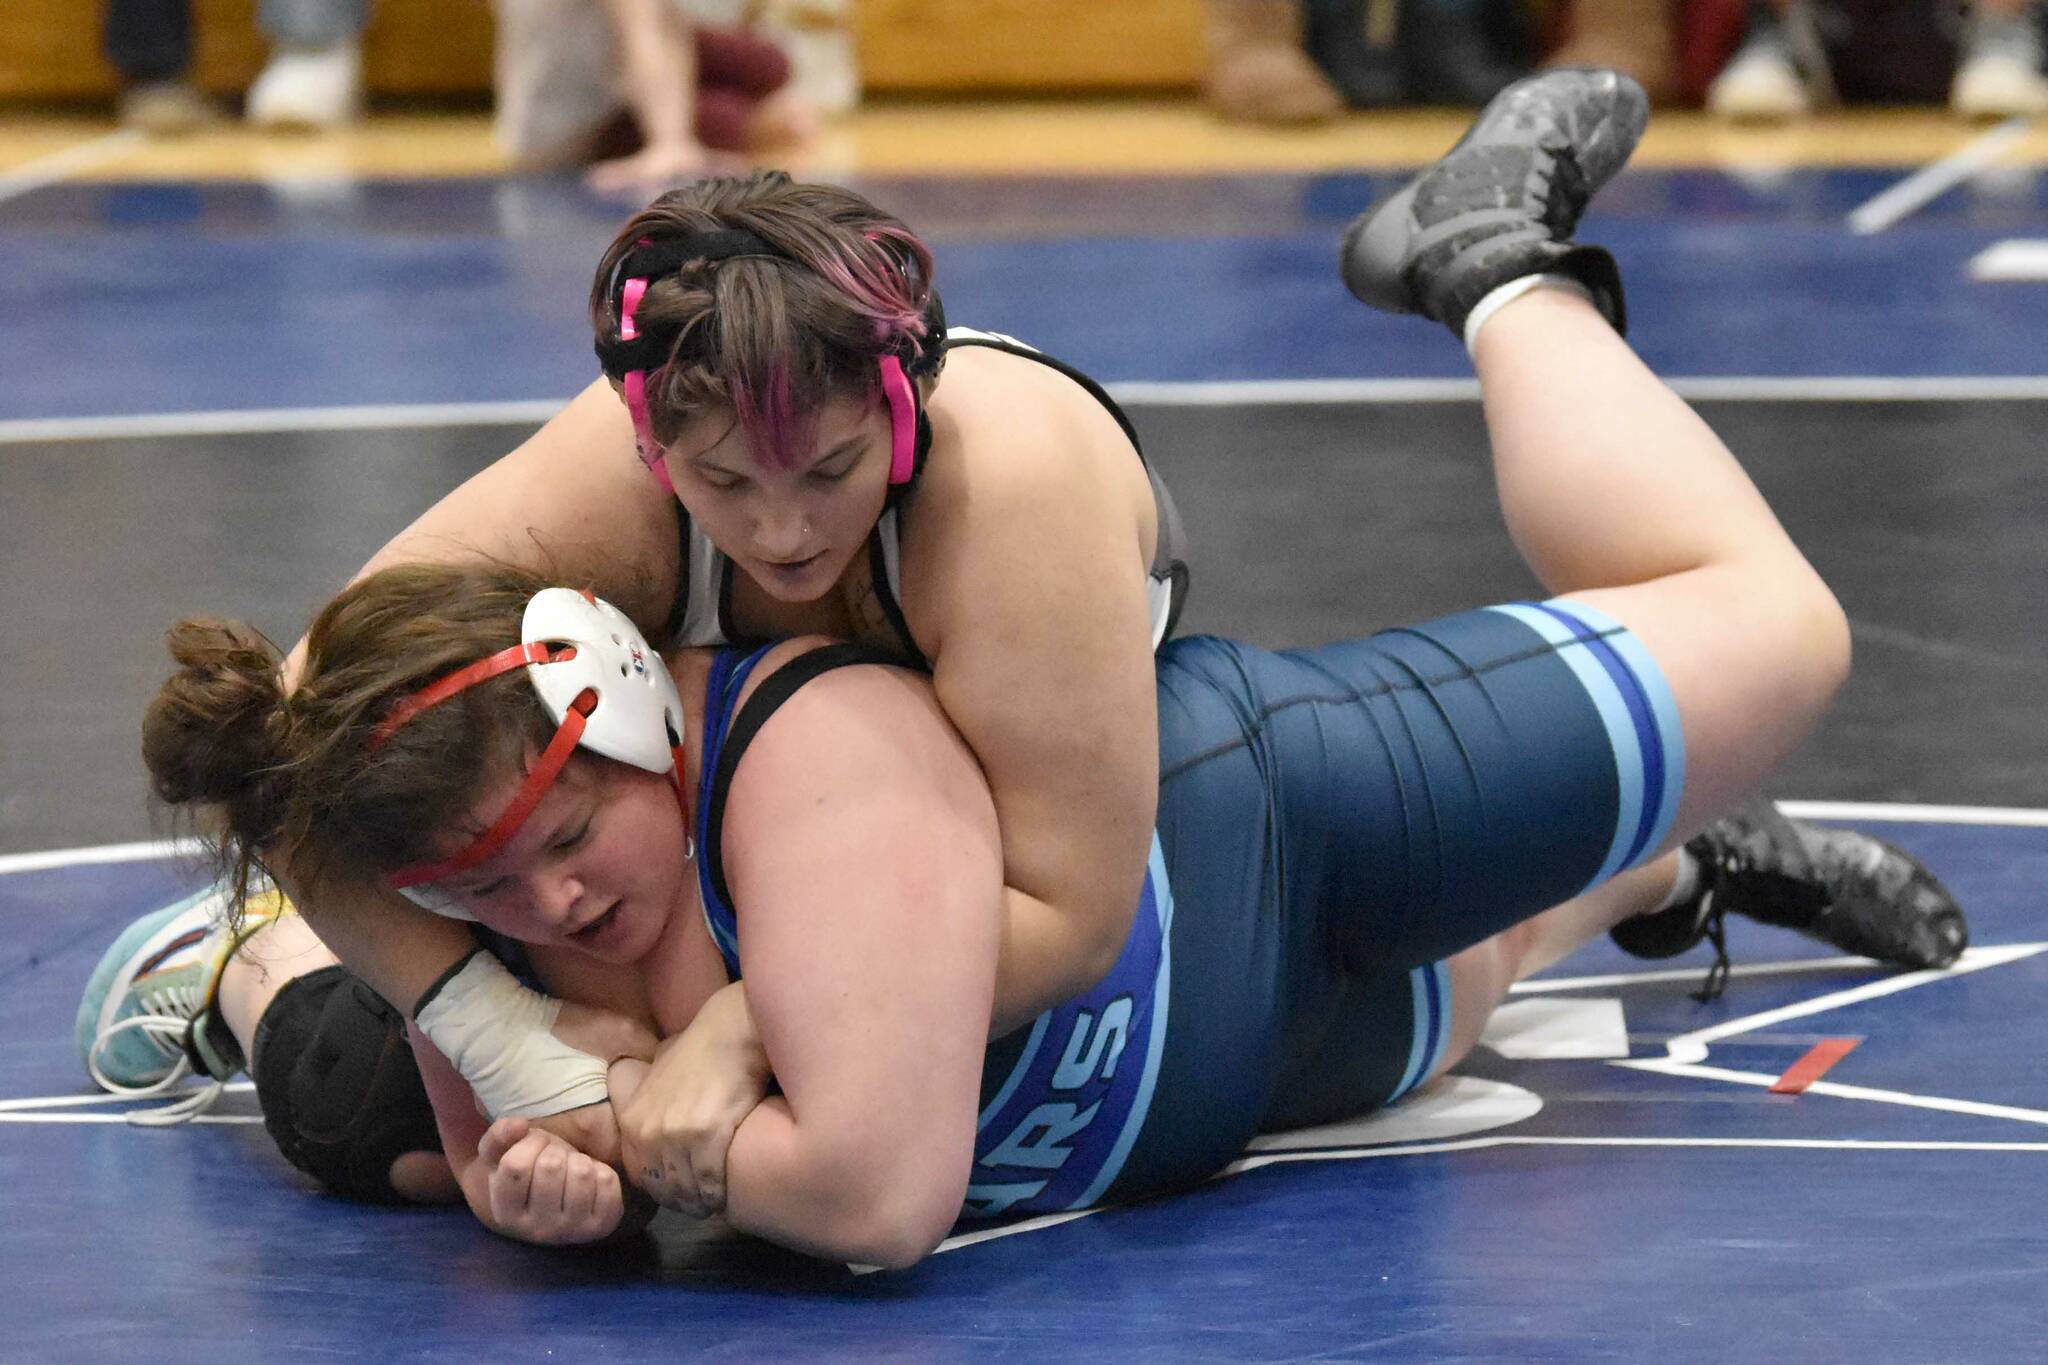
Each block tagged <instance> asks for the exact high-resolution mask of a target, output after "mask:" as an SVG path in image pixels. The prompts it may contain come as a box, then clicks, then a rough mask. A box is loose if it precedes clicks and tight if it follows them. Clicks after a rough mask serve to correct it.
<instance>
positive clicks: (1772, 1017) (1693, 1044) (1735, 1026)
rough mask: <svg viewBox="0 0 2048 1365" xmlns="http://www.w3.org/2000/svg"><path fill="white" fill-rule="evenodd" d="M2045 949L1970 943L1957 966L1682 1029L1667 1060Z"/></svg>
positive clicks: (1682, 1059) (1702, 1053)
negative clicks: (1727, 1040) (1731, 1039)
mask: <svg viewBox="0 0 2048 1365" xmlns="http://www.w3.org/2000/svg"><path fill="white" fill-rule="evenodd" d="M2044 950H2048V943H2006V944H1999V945H1998V946H1996V947H1989V948H1967V949H1964V951H1963V955H1962V956H1961V957H1960V958H1958V959H1957V960H1956V962H1955V964H1954V965H1953V966H1950V967H1944V968H1942V969H1941V970H1939V971H1920V972H1906V973H1904V974H1903V975H1900V976H1888V977H1885V978H1884V979H1883V980H1881V981H1867V982H1865V983H1863V984H1862V985H1860V986H1851V987H1850V988H1849V989H1847V990H1840V991H1829V992H1828V993H1827V994H1826V995H1817V996H1815V997H1813V999H1811V1000H1802V1001H1799V1002H1798V1003H1797V1004H1792V1005H1785V1006H1782V1007H1781V1008H1778V1009H1774V1010H1765V1011H1763V1012H1762V1013H1759V1014H1745V1015H1743V1016H1741V1017H1740V1018H1736V1019H1729V1020H1727V1021H1725V1022H1723V1023H1719V1024H1715V1025H1713V1026H1711V1027H1709V1028H1703V1029H1695V1030H1694V1031H1692V1032H1691V1033H1681V1034H1679V1035H1678V1036H1677V1037H1675V1038H1672V1039H1670V1040H1669V1041H1668V1042H1666V1043H1665V1045H1664V1047H1665V1051H1666V1052H1667V1053H1668V1054H1669V1057H1668V1060H1670V1061H1672V1062H1679V1063H1690V1064H1693V1065H1697V1064H1699V1063H1701V1062H1704V1061H1706V1059H1707V1044H1709V1043H1715V1042H1719V1041H1720V1040H1721V1039H1723V1038H1734V1037H1739V1036H1740V1035H1742V1034H1745V1033H1754V1032H1756V1031H1757V1030H1758V1029H1766V1028H1770V1027H1771V1026H1772V1025H1774V1024H1782V1023H1785V1022H1786V1021H1787V1020H1791V1019H1804V1018H1807V1017H1809V1016H1811V1015H1815V1014H1826V1013H1828V1012H1830V1011H1832V1010H1838V1009H1843V1008H1845V1007H1847V1006H1849V1005H1860V1004H1862V1003H1863V1002H1864V1001H1866V1000H1878V999H1882V998H1883V997H1884V996H1887V995H1896V994H1897V993H1898V992H1900V991H1908V990H1912V989H1913V988H1914V987H1916V986H1925V985H1928V984H1930V983H1932V982H1936V981H1948V980H1952V979H1954V978H1956V977H1960V976H1968V975H1969V974H1970V973H1972V972H1981V971H1983V970H1985V969H1986V968H1987V967H2002V966H2004V965H2005V964H2006V963H2008V962H2017V961H2019V960H2020V959H2022V958H2028V957H2032V956H2034V955H2035V954H2036V953H2039V952H2042V951H2044ZM1616 1065H1620V1063H1616Z"/></svg>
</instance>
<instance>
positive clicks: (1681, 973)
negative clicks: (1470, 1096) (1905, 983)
mask: <svg viewBox="0 0 2048 1365" xmlns="http://www.w3.org/2000/svg"><path fill="white" fill-rule="evenodd" d="M2043 946H2044V947H2048V944H2044V945H2043ZM1882 967H1883V964H1882V963H1879V962H1878V961H1876V960H1875V959H1873V958H1867V957H1804V958H1798V959H1796V960H1794V961H1791V962H1745V963H1742V964H1741V965H1739V966H1734V967H1730V968H1729V969H1728V975H1729V976H1731V977H1753V976H1786V975H1790V974H1793V973H1798V972H1839V971H1844V970H1859V969H1860V970H1865V971H1868V970H1873V969H1879V968H1882ZM1885 970H1889V969H1888V968H1887V969H1885ZM1705 973H1706V967H1705V966H1704V965H1703V964H1702V965H1696V966H1691V967H1659V968H1657V969H1656V970H1654V971H1641V972H1606V973H1602V974H1601V975H1599V976H1545V977H1538V978H1536V979H1535V980H1533V981H1517V982H1516V983H1515V984H1514V985H1512V986H1510V987H1508V994H1509V995H1548V994H1551V993H1554V992H1558V991H1593V990H1611V989H1613V988H1614V987H1616V986H1646V985H1651V984H1653V983H1656V982H1660V981H1698V980H1699V979H1700V977H1701V976H1703V975H1704V974H1705Z"/></svg>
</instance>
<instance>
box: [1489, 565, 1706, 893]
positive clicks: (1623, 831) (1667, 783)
mask: <svg viewBox="0 0 2048 1365" xmlns="http://www.w3.org/2000/svg"><path fill="white" fill-rule="evenodd" d="M1566 605H1568V606H1569V612H1565V611H1560V610H1558V608H1559V607H1560V604H1559V603H1556V602H1550V603H1544V604H1542V605H1540V606H1532V605H1528V604H1525V603H1511V604H1508V605H1505V606H1496V607H1489V608H1487V610H1489V611H1497V612H1499V613H1501V614H1502V615H1504V616H1511V617H1513V618H1514V619H1515V620H1517V621H1520V622H1521V623H1522V624H1524V625H1526V626H1528V627H1529V629H1531V630H1533V631H1535V632H1536V633H1537V634H1538V635H1540V636H1542V637H1543V638H1544V639H1545V640H1547V641H1549V642H1550V643H1551V644H1553V645H1558V646H1561V647H1560V648H1559V649H1558V651H1557V657H1558V658H1559V659H1561V660H1563V662H1564V664H1565V666H1566V667H1568V668H1570V669H1571V670H1572V673H1573V675H1574V676H1576V677H1577V678H1578V680H1579V685H1580V686H1581V687H1582V688H1584V689H1585V693H1586V696H1587V698H1588V699H1589V700H1590V701H1591V702H1592V703H1593V707H1594V709H1595V710H1596V711H1597V712H1598V713H1599V716H1600V721H1601V724H1602V725H1604V726H1605V727H1606V729H1607V738H1608V747H1609V749H1610V750H1611V751H1612V753H1613V755H1614V767H1615V786H1616V792H1615V820H1614V838H1613V841H1612V842H1611V843H1610V844H1609V845H1608V850H1607V856H1606V857H1605V858H1603V859H1602V860H1601V863H1600V867H1599V870H1598V871H1597V872H1595V873H1594V874H1593V876H1592V878H1591V879H1590V880H1589V881H1587V883H1586V886H1587V887H1594V886H1598V885H1599V884H1600V883H1602V882H1604V881H1606V880H1607V879H1608V878H1609V877H1612V876H1613V875H1614V874H1615V873H1617V872H1619V871H1621V870H1622V868H1624V867H1626V866H1628V865H1629V862H1630V859H1631V857H1632V856H1633V857H1637V858H1639V857H1641V856H1642V855H1643V854H1644V853H1645V852H1646V851H1647V850H1649V849H1653V848H1655V847H1656V846H1657V844H1658V843H1660V842H1661V841H1662V840H1663V837H1664V834H1665V832H1666V831H1668V830H1669V829H1670V820H1669V818H1668V812H1670V811H1675V810H1676V808H1677V803H1676V799H1675V793H1676V791H1677V789H1678V788H1679V787H1680V786H1681V785H1682V784H1683V782H1684V777H1685V748H1684V742H1683V740H1682V739H1680V738H1679V737H1678V729H1677V707H1676V705H1675V704H1674V703H1673V702H1672V701H1671V689H1670V687H1669V685H1667V684H1666V683H1665V681H1664V675H1663V673H1662V672H1660V671H1659V670H1658V669H1657V667H1656V664H1655V663H1654V662H1653V661H1652V660H1651V659H1650V656H1649V654H1648V652H1647V651H1645V650H1644V649H1643V648H1642V646H1641V645H1640V644H1635V641H1634V639H1633V637H1630V636H1627V634H1626V632H1625V631H1623V632H1622V634H1620V635H1616V636H1612V637H1610V638H1609V641H1608V642H1609V643H1610V644H1611V643H1613V642H1614V641H1616V640H1620V639H1624V638H1626V639H1628V640H1629V642H1630V643H1631V644H1635V648H1634V650H1633V651H1631V652H1626V653H1625V652H1623V651H1621V650H1616V651H1614V653H1615V655H1616V656H1618V657H1617V658H1616V662H1617V663H1622V664H1624V665H1625V666H1626V668H1627V670H1628V671H1629V672H1630V673H1631V674H1633V675H1634V681H1635V682H1636V684H1637V685H1638V686H1639V687H1640V688H1641V691H1642V692H1643V693H1644V694H1646V695H1647V696H1648V697H1649V698H1650V704H1649V706H1648V708H1647V709H1648V714H1647V715H1645V716H1643V717H1642V718H1641V719H1640V720H1639V719H1638V716H1637V713H1636V710H1635V709H1634V708H1631V707H1630V706H1629V704H1628V699H1627V698H1626V697H1625V696H1624V695H1623V693H1622V689H1621V684H1619V683H1618V682H1617V681H1616V680H1615V677H1614V675H1613V674H1612V673H1611V672H1609V670H1608V666H1607V664H1606V663H1605V662H1603V660H1602V659H1601V658H1600V656H1599V655H1598V653H1597V652H1596V651H1595V649H1594V648H1593V647H1592V646H1591V645H1590V644H1588V642H1586V641H1584V640H1582V639H1581V638H1580V636H1579V632H1578V631H1576V630H1574V629H1573V627H1572V626H1571V625H1570V624H1568V623H1567V622H1566V621H1564V620H1560V619H1558V618H1559V616H1560V615H1569V616H1570V617H1571V619H1572V620H1577V621H1581V622H1582V623H1583V624H1584V625H1585V626H1586V627H1588V628H1589V629H1592V630H1614V631H1622V627H1621V625H1620V623H1619V622H1616V621H1614V620H1613V619H1612V618H1610V617H1607V616H1604V615H1602V614H1601V613H1599V612H1596V611H1592V610H1590V609H1588V608H1586V607H1582V606H1581V605H1579V604H1578V603H1576V602H1573V603H1569V604H1566ZM1645 670H1646V671H1645ZM1651 717H1654V719H1652V718H1651ZM1673 741H1676V742H1675V744H1674V742H1673ZM1652 752H1653V753H1656V754H1657V755H1659V757H1660V759H1661V761H1660V762H1656V763H1655V767H1656V769H1657V770H1658V773H1659V776H1660V777H1661V783H1660V786H1661V787H1662V790H1660V791H1657V792H1655V793H1647V792H1645V790H1644V783H1645V778H1646V776H1647V775H1648V774H1647V773H1646V771H1645V768H1646V764H1645V754H1646V753H1652Z"/></svg>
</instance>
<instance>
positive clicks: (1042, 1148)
mask: <svg viewBox="0 0 2048 1365" xmlns="http://www.w3.org/2000/svg"><path fill="white" fill-rule="evenodd" d="M1101 1108H1102V1101H1101V1100H1097V1101H1096V1102H1095V1103H1093V1104H1091V1105H1089V1106H1088V1107H1087V1108H1086V1109H1076V1108H1074V1106H1073V1105H1071V1104H1068V1103H1066V1102H1065V1101H1063V1100H1056V1101H1054V1102H1053V1103H1051V1104H1041V1105H1039V1106H1038V1107H1037V1108H1036V1109H1034V1110H1032V1111H1031V1112H1030V1113H1028V1114H1026V1115H1025V1116H1024V1121H1023V1122H1022V1123H1020V1124H1018V1125H1017V1126H1016V1127H1015V1128H1013V1129H1011V1130H1010V1135H1009V1136H1008V1137H1006V1138H1004V1139H1003V1141H1002V1144H1001V1145H1000V1146H998V1147H997V1148H996V1149H995V1150H994V1151H993V1152H990V1153H989V1154H988V1156H986V1157H985V1158H983V1163H984V1164H985V1165H989V1166H1025V1167H1029V1168H1031V1169H1033V1170H1041V1171H1056V1170H1058V1169H1059V1168H1060V1167H1061V1166H1064V1165H1065V1164H1066V1162H1067V1158H1068V1157H1070V1156H1072V1155H1073V1154H1074V1149H1073V1148H1072V1147H1070V1146H1069V1145H1068V1144H1069V1143H1071V1142H1072V1141H1073V1140H1074V1138H1075V1136H1076V1135H1077V1134H1079V1133H1080V1131H1081V1130H1082V1129H1083V1128H1086V1127H1087V1126H1088V1125H1089V1124H1090V1123H1092V1122H1094V1121H1095V1113H1096V1111H1097V1110H1099V1109H1101Z"/></svg>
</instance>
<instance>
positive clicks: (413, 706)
mask: <svg viewBox="0 0 2048 1365" xmlns="http://www.w3.org/2000/svg"><path fill="white" fill-rule="evenodd" d="M586 595H587V594H586ZM575 657H576V647H575V646H574V645H550V644H548V643H546V642H544V641H535V642H533V643H531V644H523V645H514V646H513V647H512V648H510V649H501V650H499V651H498V652H497V653H496V654H492V655H489V656H488V657H486V658H482V659H479V660H477V661H476V662H475V663H473V664H466V665H464V666H463V667H461V668H458V669H456V670H455V671H454V672H453V673H450V674H448V675H447V676H446V677H444V678H440V679H437V680H436V681H434V682H432V683H429V684H428V685H427V686H425V687H423V688H421V689H420V690H419V691H417V692H415V693H413V694H412V695H411V696H409V697H406V698H405V699H404V700H402V701H400V702H399V703H398V705H397V706H394V707H393V708H392V709H391V714H390V715H388V716H386V717H385V718H384V720H383V721H382V723H380V724H379V725H378V726H377V728H376V730H375V731H374V732H373V733H372V734H371V736H370V746H369V747H370V752H371V753H375V752H377V750H379V749H381V748H383V747H384V745H385V743H386V742H387V741H389V740H390V738H391V736H392V735H393V734H395V733H396V732H397V731H398V730H399V729H400V728H401V727H403V726H404V725H405V724H406V723H407V722H408V721H410V720H412V719H413V718H414V717H415V716H417V715H419V714H420V712H422V711H425V710H427V709H428V708H429V707H433V706H438V705H440V704H441V703H442V702H444V701H446V700H448V699H449V698H450V697H452V696H455V695H456V694H457V693H459V692H461V691H462V690H463V689H465V688H469V687H474V686H475V685H476V684H478V683H480V682H486V681H488V680H489V679H491V678H495V677H497V676H498V675H499V674H501V673H507V672H510V671H511V670H512V669H515V668H521V667H524V666H526V665H528V664H553V663H566V662H567V661H569V660H570V659H573V658H575ZM596 709H597V692H596V690H595V689H593V688H585V689H584V690H583V691H582V692H581V693H579V694H578V695H577V697H576V699H575V700H574V701H573V702H571V703H570V704H569V710H568V713H567V714H566V715H564V716H563V717H562V724H561V727H560V728H559V729H557V730H556V731H555V737H554V738H553V739H551V740H549V741H548V747H547V748H545V749H543V750H542V751H541V755H540V758H539V759H538V760H536V761H535V763H534V765H533V767H531V768H530V769H528V770H527V773H526V781H524V782H522V783H521V784H520V786H519V791H518V793H517V794H516V795H514V796H513V798H512V802H511V804H510V805H508V806H506V807H505V809H504V811H503V813H501V814H500V815H499V816H498V818H497V819H496V820H494V821H492V822H491V827H490V828H489V829H487V830H485V831H484V832H483V833H482V834H480V835H478V836H477V837H476V839H475V840H473V841H472V842H471V843H470V844H469V845H468V847H466V848H464V849H462V850H461V851H460V852H458V853H456V854H454V855H453V856H451V857H448V858H444V859H442V860H441V861H440V862H437V863H415V864H414V865H413V866H411V867H404V868H400V869H398V870H397V871H396V872H392V873H389V874H387V875H386V876H385V878H384V882H385V884H386V885H387V886H389V887H391V888H392V889H393V890H394V891H396V890H403V889H404V888H406V887H408V886H418V885H420V884H421V883H422V882H438V881H442V880H444V879H446V878H448V877H452V876H455V875H456V874H457V873H459V872H467V871H468V870H469V869H470V868H472V867H475V866H476V865H477V864H478V863H481V862H483V861H485V860H486V859H488V858H490V857H491V856H492V855H493V854H495V853H497V852H498V850H499V849H501V848H503V847H504V846H505V845H506V844H508V843H510V842H511V840H512V837H513V836H514V835H516V834H517V833H519V830H520V827H521V826H522V825H524V824H525V823H526V818H527V817H528V816H529V815H532V814H533V809H534V807H535V806H538V805H539V804H540V803H541V799H542V798H543V797H545V796H546V795H547V794H548V789H549V788H551V787H553V786H554V785H555V779H556V778H558V777H560V776H561V775H562V768H563V767H564V766H565V765H566V764H567V763H568V762H569V755H570V754H572V753H574V752H576V746H577V745H578V744H579V743H581V742H582V739H583V729H584V727H585V726H586V725H587V724H589V722H590V714H591V712H593V711H595V710H596ZM669 754H670V757H671V758H672V759H673V760H674V766H673V767H671V768H670V769H669V784H670V786H671V787H673V788H674V790H675V796H676V809H677V810H678V811H680V812H681V813H682V817H683V826H684V828H685V830H687V829H688V828H689V822H690V807H689V802H688V800H687V799H686V797H685V794H684V792H683V746H682V745H681V744H680V743H677V744H673V745H671V746H670V748H669Z"/></svg>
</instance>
